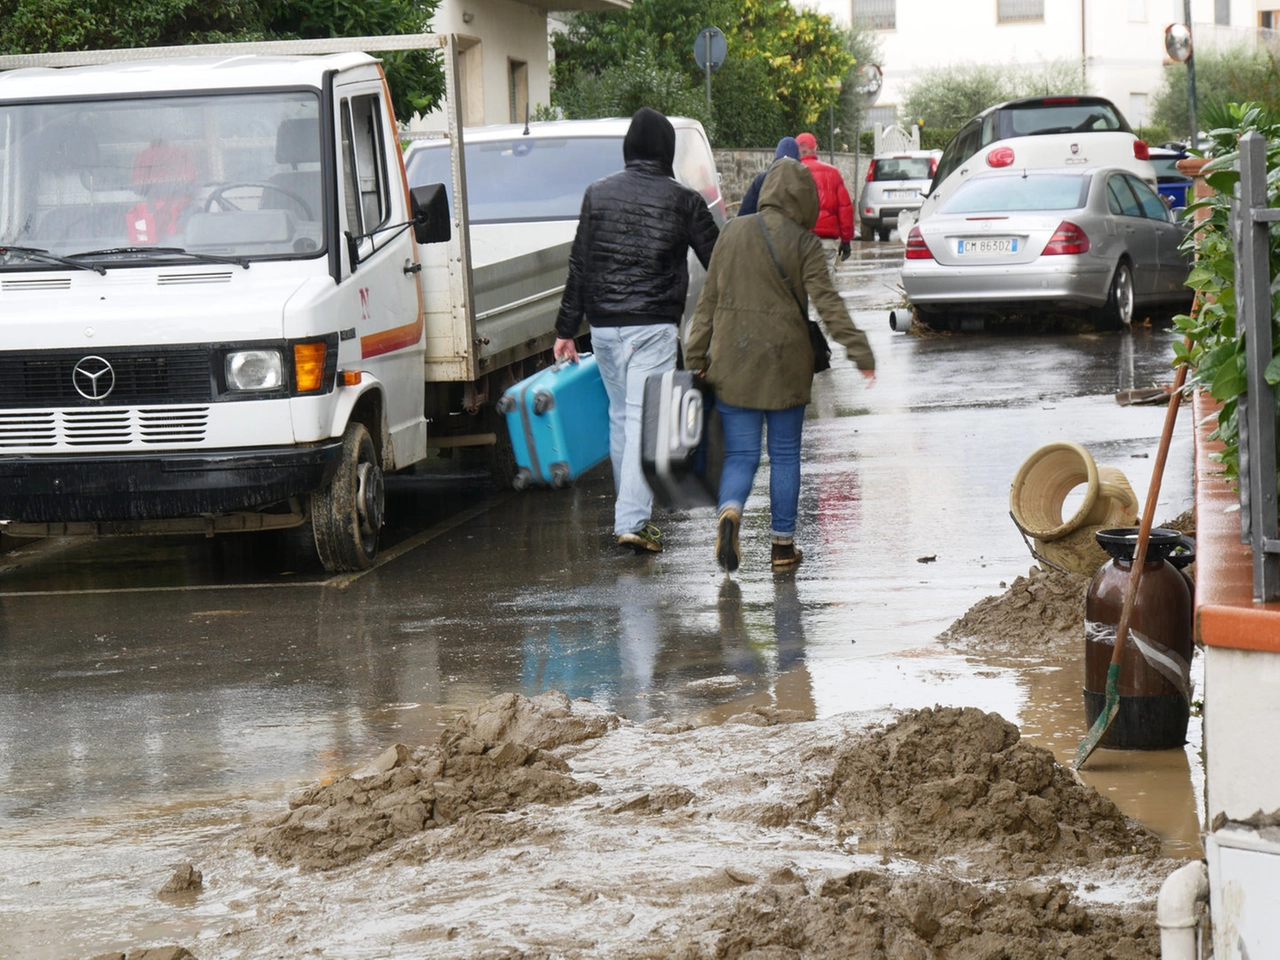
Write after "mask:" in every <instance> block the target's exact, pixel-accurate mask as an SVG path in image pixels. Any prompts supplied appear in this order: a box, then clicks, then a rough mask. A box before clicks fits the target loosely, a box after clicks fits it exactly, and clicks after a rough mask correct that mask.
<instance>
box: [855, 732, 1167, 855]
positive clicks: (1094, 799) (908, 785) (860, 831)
mask: <svg viewBox="0 0 1280 960" xmlns="http://www.w3.org/2000/svg"><path fill="white" fill-rule="evenodd" d="M832 781H833V784H832V785H833V789H832V796H833V799H834V800H835V801H836V803H837V804H838V805H839V810H840V814H839V816H840V822H841V830H842V831H844V832H851V833H853V834H854V835H856V836H857V837H858V840H859V842H864V841H871V842H874V843H876V844H877V846H879V847H880V849H882V850H885V849H891V850H893V851H895V852H898V853H901V854H905V855H906V856H909V857H913V858H919V857H928V858H930V859H953V860H954V861H955V863H956V866H957V867H958V869H960V870H961V871H964V872H967V873H969V874H971V875H981V876H985V877H1004V876H1012V877H1019V878H1021V877H1028V876H1033V875H1036V874H1040V873H1043V872H1045V871H1046V870H1048V869H1050V868H1053V869H1061V868H1062V867H1064V866H1071V865H1080V864H1093V865H1095V866H1096V865H1097V864H1099V863H1101V862H1102V861H1105V860H1109V859H1114V858H1119V857H1125V856H1132V855H1135V854H1137V855H1140V856H1143V857H1148V858H1154V857H1157V856H1159V852H1160V842H1159V838H1158V837H1156V836H1154V835H1153V834H1151V833H1150V832H1149V831H1147V830H1145V829H1144V828H1142V827H1140V826H1138V825H1136V824H1133V823H1131V822H1130V821H1128V820H1127V819H1126V818H1125V817H1124V816H1123V815H1122V814H1121V813H1120V811H1119V809H1118V808H1117V807H1116V805H1115V804H1114V803H1112V802H1111V801H1110V800H1108V799H1107V798H1105V797H1103V796H1102V795H1101V794H1099V793H1098V792H1097V791H1096V790H1094V789H1093V788H1092V787H1088V786H1085V785H1084V784H1082V783H1080V782H1079V781H1078V780H1077V779H1076V778H1075V777H1073V776H1072V775H1071V773H1070V771H1068V770H1067V769H1066V768H1065V767H1063V766H1062V765H1061V764H1060V763H1058V762H1057V761H1056V760H1055V759H1054V756H1053V754H1052V753H1051V752H1050V751H1048V750H1046V749H1044V748H1043V747H1036V746H1032V745H1030V744H1027V743H1023V742H1021V740H1020V735H1019V732H1018V728H1017V727H1016V726H1015V725H1014V724H1012V723H1009V722H1008V721H1007V720H1005V719H1003V718H1002V717H1001V716H1000V715H999V714H994V713H985V712H983V711H982V710H978V709H976V708H973V707H935V708H933V709H925V710H918V711H913V712H911V713H907V714H904V715H903V716H902V717H901V718H900V719H899V720H897V721H896V722H894V723H893V724H891V725H889V726H888V727H886V728H885V729H883V730H881V731H879V732H876V733H873V734H872V735H870V736H868V737H866V738H865V739H862V740H859V741H857V742H855V743H852V744H850V745H848V746H847V747H845V748H843V749H842V750H841V751H840V753H839V756H838V758H837V760H836V765H835V771H834V774H833V777H832Z"/></svg>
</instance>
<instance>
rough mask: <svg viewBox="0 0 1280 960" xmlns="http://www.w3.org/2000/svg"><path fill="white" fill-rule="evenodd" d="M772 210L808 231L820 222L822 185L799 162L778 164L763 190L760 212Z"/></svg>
mask: <svg viewBox="0 0 1280 960" xmlns="http://www.w3.org/2000/svg"><path fill="white" fill-rule="evenodd" d="M769 207H772V208H773V209H775V210H777V211H778V212H779V213H781V214H782V215H783V216H784V217H786V218H787V219H788V220H794V221H795V222H796V223H798V224H800V226H802V227H804V229H806V230H812V229H813V225H814V224H815V223H817V222H818V185H817V184H816V183H814V182H813V174H811V173H810V172H809V168H808V167H806V166H805V165H804V164H803V163H801V162H800V161H799V160H792V159H790V158H789V157H783V158H782V159H781V160H775V161H774V162H773V166H771V167H770V168H769V172H768V174H766V175H765V178H764V185H763V186H762V187H761V188H760V210H761V211H762V212H763V211H764V210H765V209H767V208H769Z"/></svg>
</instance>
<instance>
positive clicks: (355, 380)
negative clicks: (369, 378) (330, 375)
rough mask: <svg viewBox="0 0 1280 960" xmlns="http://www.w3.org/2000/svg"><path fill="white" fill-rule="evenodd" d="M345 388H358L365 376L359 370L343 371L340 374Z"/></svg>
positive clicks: (339, 376)
mask: <svg viewBox="0 0 1280 960" xmlns="http://www.w3.org/2000/svg"><path fill="white" fill-rule="evenodd" d="M338 378H339V379H340V380H341V381H342V385H343V386H344V387H358V386H360V381H361V380H362V379H363V378H364V375H363V374H362V373H361V372H360V371H359V370H343V371H342V372H341V373H339V374H338Z"/></svg>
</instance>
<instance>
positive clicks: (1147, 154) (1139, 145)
mask: <svg viewBox="0 0 1280 960" xmlns="http://www.w3.org/2000/svg"><path fill="white" fill-rule="evenodd" d="M1133 156H1134V159H1135V160H1150V159H1151V148H1150V147H1148V146H1147V141H1145V140H1135V141H1133Z"/></svg>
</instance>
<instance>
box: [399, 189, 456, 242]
mask: <svg viewBox="0 0 1280 960" xmlns="http://www.w3.org/2000/svg"><path fill="white" fill-rule="evenodd" d="M409 209H410V212H411V213H412V214H413V236H414V239H415V240H417V241H418V243H444V242H445V241H446V240H448V239H449V236H450V233H451V228H450V224H449V198H448V196H447V195H446V194H445V192H444V184H443V183H428V184H424V185H423V186H420V187H410V188H409Z"/></svg>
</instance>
